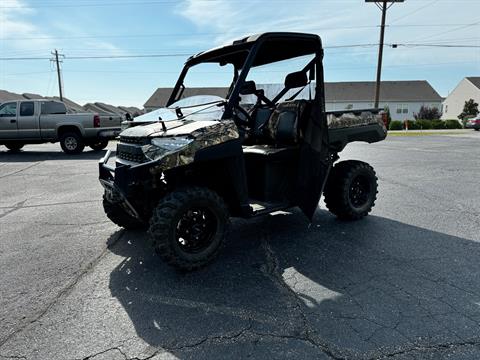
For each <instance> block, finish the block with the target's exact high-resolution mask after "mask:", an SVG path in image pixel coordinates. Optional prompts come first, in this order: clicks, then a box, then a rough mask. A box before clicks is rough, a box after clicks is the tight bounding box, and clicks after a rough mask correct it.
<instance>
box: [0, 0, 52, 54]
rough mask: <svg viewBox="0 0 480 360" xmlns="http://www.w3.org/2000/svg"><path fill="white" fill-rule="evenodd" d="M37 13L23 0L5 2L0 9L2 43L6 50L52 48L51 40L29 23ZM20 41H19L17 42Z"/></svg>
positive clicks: (0, 38)
mask: <svg viewBox="0 0 480 360" xmlns="http://www.w3.org/2000/svg"><path fill="white" fill-rule="evenodd" d="M33 15H35V11H34V10H33V9H31V8H29V7H28V5H27V4H26V3H25V2H24V1H21V0H4V1H3V2H2V5H1V9H0V24H1V25H0V41H2V46H3V47H4V48H13V49H28V50H35V49H36V48H39V47H42V46H43V47H44V46H50V45H51V44H52V41H51V39H48V38H46V37H48V36H47V34H45V33H43V32H42V31H41V29H40V28H38V27H37V26H36V25H34V24H33V23H32V22H30V21H28V17H30V16H33ZM15 39H18V40H15Z"/></svg>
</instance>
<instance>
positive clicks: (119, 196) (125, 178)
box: [98, 150, 148, 220]
mask: <svg viewBox="0 0 480 360" xmlns="http://www.w3.org/2000/svg"><path fill="white" fill-rule="evenodd" d="M111 155H112V151H111V150H108V151H107V153H106V154H105V156H104V157H103V158H101V159H100V161H99V163H98V170H99V181H100V184H101V185H102V186H103V188H104V189H105V198H106V200H107V201H110V202H112V203H121V204H122V205H123V207H124V208H125V210H126V211H127V212H128V213H129V214H130V215H131V216H133V217H135V218H136V219H139V220H141V216H140V214H139V213H138V211H137V210H136V209H135V207H134V206H133V205H132V204H131V202H130V201H129V200H128V197H129V195H130V189H131V185H132V184H135V183H136V181H138V180H139V179H142V177H141V176H140V175H143V178H145V172H147V173H148V170H147V167H146V166H142V165H144V164H140V165H137V166H129V165H120V166H118V164H117V166H116V167H113V166H110V165H108V164H107V163H108V160H109V159H110V156H111Z"/></svg>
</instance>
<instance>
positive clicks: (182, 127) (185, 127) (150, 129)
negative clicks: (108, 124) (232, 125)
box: [120, 120, 219, 138]
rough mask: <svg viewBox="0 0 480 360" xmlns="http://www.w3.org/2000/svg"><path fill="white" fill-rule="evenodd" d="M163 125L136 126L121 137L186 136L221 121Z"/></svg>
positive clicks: (174, 122)
mask: <svg viewBox="0 0 480 360" xmlns="http://www.w3.org/2000/svg"><path fill="white" fill-rule="evenodd" d="M147 124H148V123H147ZM163 124H164V125H162V123H161V122H155V123H153V124H148V125H140V126H134V127H131V128H128V129H126V130H124V131H122V133H121V134H120V136H122V137H134V138H147V137H165V136H186V135H190V134H192V133H193V132H195V131H197V130H199V129H201V128H205V127H210V126H212V125H215V124H219V121H192V120H190V121H189V120H173V121H163ZM164 127H165V128H164ZM165 130H166V131H165Z"/></svg>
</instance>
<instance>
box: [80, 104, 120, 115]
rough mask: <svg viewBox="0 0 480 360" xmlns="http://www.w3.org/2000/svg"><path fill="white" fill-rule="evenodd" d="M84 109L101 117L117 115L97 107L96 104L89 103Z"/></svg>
mask: <svg viewBox="0 0 480 360" xmlns="http://www.w3.org/2000/svg"><path fill="white" fill-rule="evenodd" d="M83 108H84V109H85V111H88V112H93V113H98V114H99V115H112V114H115V113H112V112H111V111H107V110H105V109H103V108H101V107H99V106H97V105H96V104H92V103H87V104H85V105H83Z"/></svg>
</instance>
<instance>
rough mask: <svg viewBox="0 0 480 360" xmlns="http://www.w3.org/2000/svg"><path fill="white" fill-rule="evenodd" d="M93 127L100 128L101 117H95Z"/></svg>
mask: <svg viewBox="0 0 480 360" xmlns="http://www.w3.org/2000/svg"><path fill="white" fill-rule="evenodd" d="M93 127H100V116H98V115H94V116H93Z"/></svg>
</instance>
